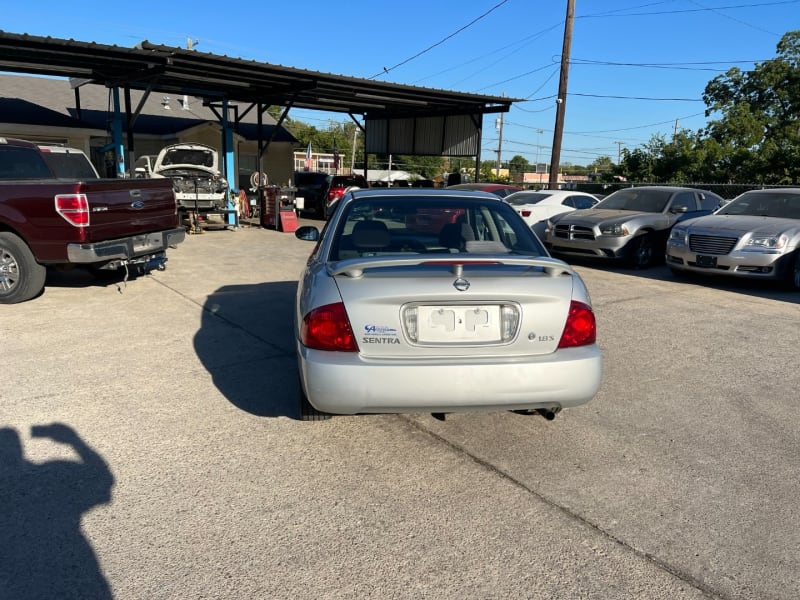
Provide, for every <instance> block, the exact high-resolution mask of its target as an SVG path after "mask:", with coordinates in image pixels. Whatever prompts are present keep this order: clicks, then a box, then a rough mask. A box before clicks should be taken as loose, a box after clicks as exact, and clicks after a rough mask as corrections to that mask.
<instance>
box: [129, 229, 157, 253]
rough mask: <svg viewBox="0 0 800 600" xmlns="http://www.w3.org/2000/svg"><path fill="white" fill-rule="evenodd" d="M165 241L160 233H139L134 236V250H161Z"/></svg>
mask: <svg viewBox="0 0 800 600" xmlns="http://www.w3.org/2000/svg"><path fill="white" fill-rule="evenodd" d="M163 245H164V243H163V240H162V238H161V234H160V233H148V234H145V235H137V236H135V237H134V238H133V251H134V252H143V251H144V252H146V251H148V250H160V249H161V248H162V247H163Z"/></svg>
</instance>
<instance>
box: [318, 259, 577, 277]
mask: <svg viewBox="0 0 800 600" xmlns="http://www.w3.org/2000/svg"><path fill="white" fill-rule="evenodd" d="M492 264H494V265H516V266H526V267H532V268H538V269H542V271H544V272H545V273H546V274H547V275H548V276H550V277H559V276H561V275H569V276H572V275H574V274H575V270H574V269H573V268H572V267H571V266H570V265H568V264H567V263H565V262H563V261H560V260H558V259H555V258H548V257H543V256H542V257H538V256H537V257H534V256H524V257H523V256H519V257H512V256H507V255H501V256H498V255H497V254H484V255H480V254H472V255H469V256H459V257H457V258H456V257H454V256H453V255H450V256H448V255H445V256H442V258H431V255H430V254H425V255H423V254H419V255H411V256H407V257H405V256H404V257H397V258H395V257H392V258H387V257H386V256H369V257H361V258H349V259H347V260H340V261H337V262H334V263H331V264H329V265H328V274H329V275H330V276H331V277H335V276H337V275H346V276H347V277H352V278H358V277H361V276H362V275H363V274H364V271H365V270H369V269H378V268H384V267H413V266H418V265H434V266H435V265H446V266H451V267H452V268H453V274H454V275H455V276H456V277H460V276H461V273H462V272H463V270H464V265H492Z"/></svg>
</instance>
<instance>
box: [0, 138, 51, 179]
mask: <svg viewBox="0 0 800 600" xmlns="http://www.w3.org/2000/svg"><path fill="white" fill-rule="evenodd" d="M52 178H53V174H52V173H51V172H50V169H49V168H48V167H47V163H45V162H44V159H43V158H42V155H41V154H40V153H39V151H38V150H36V149H34V148H21V147H19V146H0V179H52Z"/></svg>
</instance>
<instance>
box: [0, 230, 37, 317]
mask: <svg viewBox="0 0 800 600" xmlns="http://www.w3.org/2000/svg"><path fill="white" fill-rule="evenodd" d="M46 277H47V269H46V268H45V267H44V265H40V264H39V263H38V262H36V258H34V256H33V252H31V249H30V248H28V245H27V244H26V243H25V242H23V241H22V239H21V238H19V237H18V236H17V235H15V234H13V233H10V232H8V231H0V304H16V303H18V302H25V301H26V300H30V299H31V298H34V297H35V296H37V295H39V294H40V293H41V291H42V290H43V289H44V281H45V278H46Z"/></svg>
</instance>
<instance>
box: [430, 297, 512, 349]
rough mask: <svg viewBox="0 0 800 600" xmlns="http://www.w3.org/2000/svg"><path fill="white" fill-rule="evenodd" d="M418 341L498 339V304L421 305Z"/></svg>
mask: <svg viewBox="0 0 800 600" xmlns="http://www.w3.org/2000/svg"><path fill="white" fill-rule="evenodd" d="M418 322H419V341H420V342H421V343H423V344H424V343H448V342H452V343H463V342H483V343H489V342H499V341H500V339H501V336H500V307H499V306H496V305H495V306H493V305H480V306H475V305H473V306H420V307H419V321H418Z"/></svg>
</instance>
